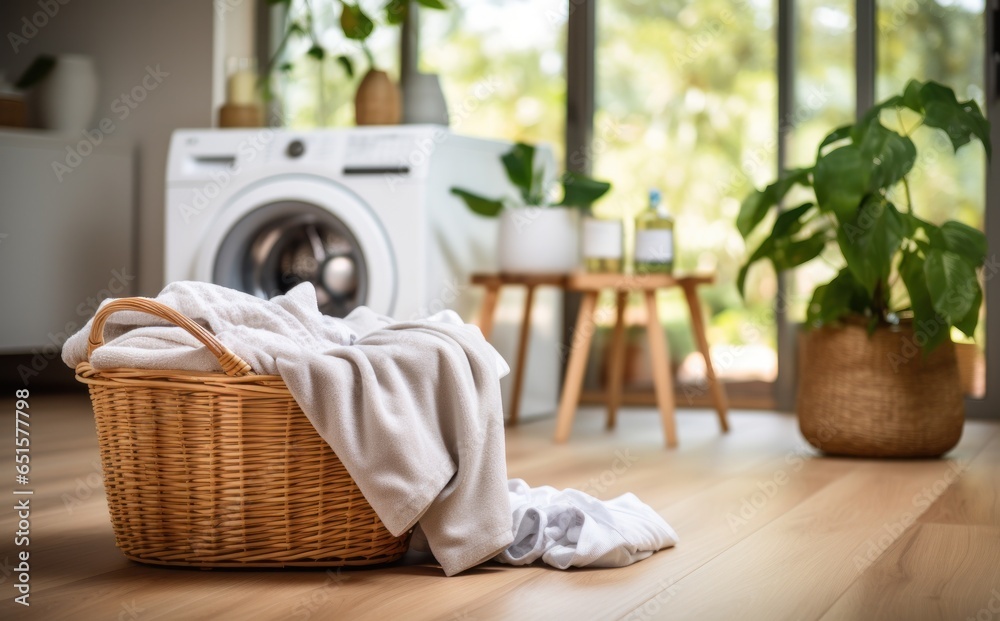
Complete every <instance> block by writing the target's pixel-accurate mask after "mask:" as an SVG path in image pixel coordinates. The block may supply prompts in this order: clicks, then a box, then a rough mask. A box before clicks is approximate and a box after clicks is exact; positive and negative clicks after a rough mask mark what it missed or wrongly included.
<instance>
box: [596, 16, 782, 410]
mask: <svg viewBox="0 0 1000 621" xmlns="http://www.w3.org/2000/svg"><path fill="white" fill-rule="evenodd" d="M596 29H597V43H596V93H595V99H596V112H595V118H594V136H595V141H596V140H600V141H601V145H600V146H601V147H602V148H600V149H598V148H596V147H597V145H595V148H594V153H595V154H596V157H595V160H594V162H593V163H592V168H593V172H594V174H595V175H596V176H597V177H599V178H604V179H610V180H613V182H614V190H613V195H612V197H611V200H606V201H603V202H601V203H598V205H596V209H597V211H598V213H599V214H602V215H606V216H609V217H625V218H626V222H627V223H630V222H631V221H632V219H633V218H634V216H635V215H636V214H637V213H638V212H639V211H640V210H642V209H644V208H645V207H646V204H647V195H648V190H649V189H650V188H658V189H659V190H661V192H662V194H663V200H664V204H666V205H667V206H668V207H669V209H670V211H671V213H672V214H673V216H674V218H675V219H676V228H675V236H676V240H677V241H676V248H677V250H676V252H677V256H676V259H675V269H677V270H678V271H682V272H693V271H699V270H701V271H706V270H708V271H715V272H716V273H717V274H718V284H716V285H714V286H711V287H707V288H705V289H703V290H702V297H703V300H704V302H705V305H706V306H707V307H708V309H709V314H710V322H709V328H708V329H709V341H710V342H711V343H712V344H713V358H716V371H717V373H718V374H719V375H720V377H722V378H723V379H727V380H730V381H758V382H760V381H763V382H771V381H773V380H774V378H775V375H776V373H777V354H776V352H775V323H774V317H773V313H772V311H771V308H772V305H773V303H774V296H775V293H776V291H777V280H776V278H775V277H774V274H773V273H768V272H767V271H766V270H757V271H755V272H754V274H753V278H754V281H755V282H754V284H753V286H751V287H748V291H752V292H754V293H753V295H752V296H751V297H750V298H749V299H748V300H747V303H746V304H744V301H743V300H742V299H741V298H740V296H739V294H738V293H737V291H736V288H735V287H734V286H733V283H734V282H735V280H736V275H737V272H738V271H739V269H740V265H741V262H742V260H743V252H744V251H743V240H742V239H741V238H740V235H739V233H738V232H737V230H736V227H735V226H734V222H735V219H736V215H737V213H738V211H739V206H740V201H741V200H742V198H743V196H744V195H745V194H746V193H747V192H748V191H749V190H750V189H751V187H752V186H753V185H760V184H762V183H764V182H765V181H767V179H768V178H769V177H771V176H773V174H774V170H775V166H776V162H777V143H776V140H775V134H776V115H775V113H774V110H775V106H776V101H777V87H778V82H777V74H776V70H775V67H776V46H775V40H776V39H775V6H774V2H772V1H771V0H753V1H749V0H748V1H744V2H730V1H726V0H685V1H673V2H654V1H641V0H640V1H636V0H600V2H599V3H598V5H597V24H596ZM664 297H665V298H666V300H665V301H664V303H661V304H660V309H661V310H660V313H661V316H660V320H661V322H662V323H664V325H665V327H666V329H667V333H668V335H669V336H668V338H669V339H670V344H671V355H672V357H673V363H674V364H675V365H676V366H677V367H678V369H679V370H678V377H679V380H680V382H681V383H688V384H695V385H697V384H700V383H702V382H703V381H704V364H703V363H702V360H701V358H700V356H699V355H698V354H697V353H694V352H696V348H695V345H694V343H693V342H692V340H691V336H690V328H689V318H688V310H687V307H686V305H685V304H684V302H683V300H682V299H681V297H680V296H679V295H677V294H676V293H674V292H668V293H665V294H664ZM634 310H635V311H641V310H642V309H640V308H636V309H634ZM609 316H613V315H611V314H609ZM682 404H683V401H682Z"/></svg>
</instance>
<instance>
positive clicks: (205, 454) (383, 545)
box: [76, 298, 409, 568]
mask: <svg viewBox="0 0 1000 621" xmlns="http://www.w3.org/2000/svg"><path fill="white" fill-rule="evenodd" d="M119 310H139V311H144V312H148V313H151V314H154V315H156V316H158V317H161V318H163V319H166V320H167V321H170V322H172V323H174V324H176V325H179V326H181V327H183V328H185V329H186V330H187V331H188V332H190V333H191V334H192V335H194V336H195V337H196V338H198V340H200V341H201V342H202V343H203V344H205V346H206V347H208V349H209V351H211V352H212V353H213V354H215V356H216V357H217V358H218V360H219V364H220V365H221V367H222V369H223V370H224V372H223V373H208V374H206V373H194V372H185V371H150V370H142V369H113V370H107V369H102V370H96V369H94V368H93V367H91V365H90V363H89V362H82V363H80V364H79V365H78V366H77V368H76V374H77V379H78V380H79V381H81V382H83V383H85V384H87V385H88V386H89V389H90V396H91V401H92V403H93V406H94V415H95V417H96V419H97V434H98V440H99V442H100V450H101V464H102V466H103V470H104V487H105V490H106V492H107V499H108V508H109V509H110V512H111V521H112V524H113V526H114V531H115V538H116V539H117V542H118V546H119V547H120V548H121V550H122V552H124V554H125V556H126V557H128V558H130V559H132V560H134V561H139V562H142V563H151V564H156V565H181V566H194V567H202V568H210V567H283V566H320V567H339V566H347V565H373V564H379V563H387V562H391V561H395V560H397V559H399V558H400V557H401V556H402V555H403V554H404V553H405V552H406V549H407V545H408V540H409V535H408V534H407V535H404V536H401V537H394V536H393V535H392V534H391V533H390V532H389V531H388V530H387V529H386V528H385V526H384V525H383V524H382V522H381V520H379V518H378V516H377V515H376V514H375V511H374V509H372V507H371V505H369V504H368V502H367V501H366V500H365V497H364V496H363V495H362V494H361V490H360V489H358V486H357V484H356V483H355V482H354V479H352V478H351V475H350V474H348V472H347V469H346V468H345V467H344V465H343V464H342V463H341V461H340V459H338V458H337V455H336V454H335V453H334V452H333V451H332V450H331V449H330V446H329V445H328V444H327V443H326V441H325V440H323V438H322V437H320V435H319V434H318V433H317V432H316V429H315V428H314V427H313V425H312V423H311V422H310V421H309V419H308V418H307V417H306V416H305V414H303V412H302V410H301V409H299V407H298V405H297V404H296V403H295V400H294V399H293V398H292V396H291V394H290V393H289V392H288V388H287V387H286V386H285V384H284V382H283V381H282V380H281V378H280V377H278V376H264V375H253V374H252V371H251V370H250V367H249V365H247V364H246V363H245V362H244V361H242V360H240V359H239V358H238V357H237V356H236V355H234V354H233V353H232V352H231V351H229V350H228V349H226V347H225V346H223V345H222V344H221V343H220V342H219V341H218V340H217V339H216V338H215V337H214V336H213V335H212V334H211V333H209V332H208V331H206V330H205V329H204V328H202V327H201V326H199V325H198V324H196V323H194V322H192V321H191V320H190V319H188V318H187V317H184V316H183V315H180V314H179V313H177V312H176V311H174V310H172V309H170V308H168V307H166V306H164V305H162V304H159V303H157V302H154V301H152V300H147V299H143V298H125V299H121V300H116V301H114V302H111V303H110V304H108V305H106V306H104V307H103V308H101V310H100V311H98V313H97V316H96V317H95V319H94V324H93V330H92V331H91V335H90V346H89V352H91V353H92V352H93V350H94V349H95V348H97V347H100V346H101V345H102V344H103V335H102V333H103V329H104V324H105V322H106V321H107V318H108V316H110V314H111V313H113V312H116V311H119Z"/></svg>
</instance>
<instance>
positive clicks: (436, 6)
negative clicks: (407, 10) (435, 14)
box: [417, 0, 448, 11]
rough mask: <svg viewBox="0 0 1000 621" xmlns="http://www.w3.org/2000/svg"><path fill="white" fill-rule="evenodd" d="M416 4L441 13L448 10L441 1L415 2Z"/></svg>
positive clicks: (426, 0) (420, 0)
mask: <svg viewBox="0 0 1000 621" xmlns="http://www.w3.org/2000/svg"><path fill="white" fill-rule="evenodd" d="M417 4H419V5H420V6H422V7H424V8H425V9H437V10H439V11H443V10H445V9H447V8H448V5H447V4H445V3H444V2H441V0H417Z"/></svg>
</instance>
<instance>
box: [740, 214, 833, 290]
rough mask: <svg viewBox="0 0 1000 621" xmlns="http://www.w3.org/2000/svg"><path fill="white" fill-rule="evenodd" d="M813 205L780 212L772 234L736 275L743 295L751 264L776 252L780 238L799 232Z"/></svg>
mask: <svg viewBox="0 0 1000 621" xmlns="http://www.w3.org/2000/svg"><path fill="white" fill-rule="evenodd" d="M813 207H815V205H814V204H812V203H805V204H802V205H799V206H798V207H796V208H794V209H788V210H786V211H782V212H781V213H780V214H778V217H777V219H775V221H774V226H773V227H772V229H771V234H770V235H769V236H768V237H767V238H766V239H765V240H764V241H763V242H761V244H760V246H758V247H757V249H756V250H755V251H754V252H753V253H752V254H751V255H750V258H749V259H747V262H746V263H745V264H744V265H743V267H742V268H740V272H739V274H738V275H737V277H736V288H737V290H739V292H740V295H741V296H742V295H744V294H745V292H744V287H745V285H746V278H747V273H748V272H749V270H750V266H751V265H753V264H754V263H756V262H757V261H759V260H761V259H764V258H768V257H770V256H771V254H772V253H773V252H774V247H775V243H776V242H777V241H778V240H780V239H783V238H786V237H790V236H792V235H795V234H796V233H798V232H799V231H800V230H801V229H802V225H803V216H805V214H806V213H807V212H808V211H809V210H810V209H812V208H813Z"/></svg>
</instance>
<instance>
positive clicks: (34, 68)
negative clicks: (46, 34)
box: [14, 48, 56, 91]
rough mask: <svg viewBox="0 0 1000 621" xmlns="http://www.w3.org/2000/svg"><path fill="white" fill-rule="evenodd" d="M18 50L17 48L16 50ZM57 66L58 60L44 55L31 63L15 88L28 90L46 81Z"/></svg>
mask: <svg viewBox="0 0 1000 621" xmlns="http://www.w3.org/2000/svg"><path fill="white" fill-rule="evenodd" d="M15 50H16V48H15ZM55 66H56V59H55V57H54V56H49V55H47V54H42V55H41V56H38V57H36V58H35V60H33V61H31V64H30V65H28V68H27V69H25V70H24V73H22V74H21V77H20V78H18V79H17V82H16V83H15V84H14V86H15V87H16V88H17V89H18V90H22V91H23V90H26V89H29V88H31V87H32V86H34V85H35V84H38V83H39V82H41V81H42V80H44V79H45V77H46V76H48V75H49V73H50V72H51V71H52V69H53V68H55Z"/></svg>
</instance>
